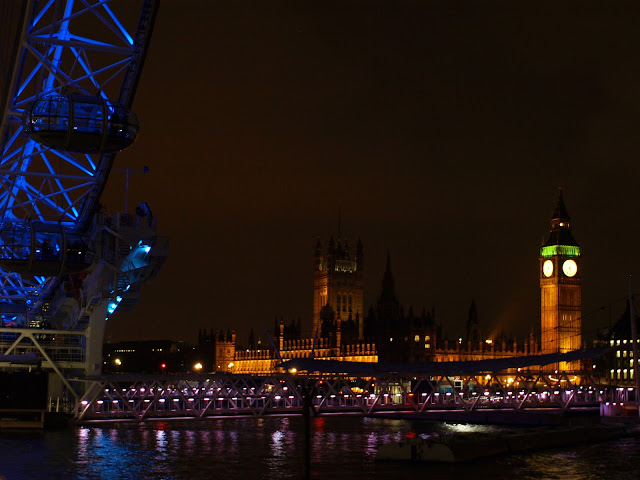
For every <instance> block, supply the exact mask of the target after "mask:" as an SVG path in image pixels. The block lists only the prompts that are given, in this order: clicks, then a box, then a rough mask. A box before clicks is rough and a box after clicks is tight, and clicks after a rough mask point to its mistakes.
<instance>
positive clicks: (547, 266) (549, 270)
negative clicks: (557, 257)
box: [542, 260, 553, 277]
mask: <svg viewBox="0 0 640 480" xmlns="http://www.w3.org/2000/svg"><path fill="white" fill-rule="evenodd" d="M542 273H544V276H545V277H550V276H551V275H552V274H553V262H552V261H551V260H546V261H545V262H544V264H543V265H542Z"/></svg>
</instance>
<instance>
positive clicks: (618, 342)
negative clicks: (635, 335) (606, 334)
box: [610, 339, 640, 347]
mask: <svg viewBox="0 0 640 480" xmlns="http://www.w3.org/2000/svg"><path fill="white" fill-rule="evenodd" d="M614 342H615V344H616V345H620V340H610V343H611V346H612V347H613V345H614ZM627 342H628V343H630V344H633V340H622V345H626V344H627ZM636 343H640V339H638V340H636Z"/></svg>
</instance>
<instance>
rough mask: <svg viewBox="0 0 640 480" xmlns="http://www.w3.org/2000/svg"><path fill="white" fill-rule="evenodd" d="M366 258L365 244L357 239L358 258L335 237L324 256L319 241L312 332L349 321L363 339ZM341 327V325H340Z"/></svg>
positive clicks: (316, 255)
mask: <svg viewBox="0 0 640 480" xmlns="http://www.w3.org/2000/svg"><path fill="white" fill-rule="evenodd" d="M363 273H364V255H363V250H362V242H361V241H360V240H358V244H357V247H356V252H355V255H353V254H352V252H351V251H350V249H349V245H348V244H347V242H346V241H343V240H342V239H341V238H340V237H338V242H337V243H335V242H334V240H333V236H332V237H331V238H330V240H329V245H328V247H327V251H326V253H325V254H323V253H322V245H321V243H320V240H318V243H317V244H316V254H315V266H314V270H313V323H312V332H316V331H318V329H321V328H323V321H324V323H325V330H326V328H329V325H328V323H327V321H328V322H329V323H331V322H335V323H336V324H341V323H342V322H345V321H346V322H349V324H350V326H355V328H356V329H357V337H358V338H360V339H362V338H363V323H362V315H363V307H364V284H363ZM340 328H342V325H340Z"/></svg>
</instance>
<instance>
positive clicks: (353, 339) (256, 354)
mask: <svg viewBox="0 0 640 480" xmlns="http://www.w3.org/2000/svg"><path fill="white" fill-rule="evenodd" d="M570 220H571V219H570V217H569V215H568V213H567V209H566V207H565V205H564V200H563V197H562V191H560V195H559V198H558V201H557V205H556V208H555V211H554V212H553V215H552V218H551V228H550V231H549V235H548V236H547V239H546V241H544V242H543V244H542V246H541V249H540V256H539V265H540V269H539V276H540V294H541V316H540V329H541V333H540V335H536V334H535V333H534V328H535V326H533V325H532V328H531V333H530V334H529V335H528V336H527V337H526V338H522V339H520V340H519V341H518V340H516V338H515V337H513V336H507V335H505V334H504V333H502V334H499V335H498V336H497V337H493V338H488V337H487V336H486V335H484V334H483V332H482V330H481V328H480V322H479V316H478V311H477V308H476V304H475V302H474V301H472V302H471V305H470V307H469V315H468V319H467V322H466V338H461V337H458V338H455V339H451V340H450V339H448V338H447V337H446V335H443V325H442V324H441V323H440V322H438V319H437V318H436V315H435V312H434V310H433V308H431V309H427V308H422V309H421V310H420V312H419V313H417V314H416V313H415V312H414V310H413V308H412V307H409V308H408V309H405V308H404V307H403V306H402V305H401V304H400V302H399V300H398V295H397V294H396V289H395V281H394V277H393V273H392V269H391V256H390V255H387V262H386V268H385V271H384V274H383V277H382V285H381V289H380V294H379V296H378V297H377V301H376V302H375V304H374V305H372V306H371V307H370V308H369V310H368V313H367V315H366V317H365V316H363V307H364V287H363V285H364V281H363V280H364V278H363V275H364V254H363V247H362V242H361V241H360V240H358V243H357V247H356V249H355V252H352V251H351V250H350V249H349V246H348V244H347V243H346V242H345V241H343V240H342V239H341V238H340V237H338V241H337V242H335V241H334V240H333V237H331V239H330V240H329V243H328V247H327V249H326V251H323V249H322V245H321V243H320V242H319V241H318V243H317V245H316V249H315V264H314V275H313V320H312V331H313V335H312V336H310V337H306V338H305V337H304V336H303V335H302V334H301V328H300V320H298V322H297V323H296V322H292V323H291V325H289V326H285V325H284V322H283V321H280V322H278V321H276V325H275V326H274V332H273V337H274V342H275V344H276V348H277V349H278V350H279V354H280V355H281V357H282V359H283V360H287V359H291V358H302V357H309V356H310V355H311V352H312V350H313V352H314V356H315V358H317V359H332V360H350V361H368V362H371V361H373V362H375V361H378V360H380V361H386V362H409V363H411V362H428V361H431V362H445V361H472V360H484V359H498V358H505V357H513V356H520V355H537V354H541V353H565V352H568V351H570V350H577V349H580V348H581V347H582V335H581V332H582V324H581V310H582V296H581V290H582V256H581V250H580V247H579V245H578V243H577V242H576V241H575V239H574V238H573V234H572V231H571V223H570ZM229 363H233V365H234V367H233V368H232V369H231V371H233V372H237V373H254V374H257V373H269V372H273V370H274V368H275V366H276V364H277V363H278V361H277V360H276V354H275V353H274V352H273V349H264V348H261V349H255V348H248V349H242V350H241V349H235V358H234V359H233V362H229ZM579 367H580V365H578V364H575V365H572V364H568V365H565V364H560V365H552V366H551V367H550V368H554V369H558V368H561V369H577V368H579Z"/></svg>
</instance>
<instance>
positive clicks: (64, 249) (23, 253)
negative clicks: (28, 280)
mask: <svg viewBox="0 0 640 480" xmlns="http://www.w3.org/2000/svg"><path fill="white" fill-rule="evenodd" d="M92 259H93V252H90V251H89V249H88V248H87V244H86V242H85V241H84V240H83V239H82V237H81V236H80V235H79V234H77V233H72V232H68V231H66V230H65V229H64V227H62V226H61V225H58V224H45V223H41V222H33V223H15V224H11V225H8V226H6V227H5V228H4V229H2V230H0V266H1V267H2V268H3V269H5V270H7V271H10V272H16V273H19V274H21V275H41V276H44V277H50V276H56V275H61V274H70V273H78V272H82V271H83V270H86V269H87V268H88V267H89V266H90V265H91V260H92Z"/></svg>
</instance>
